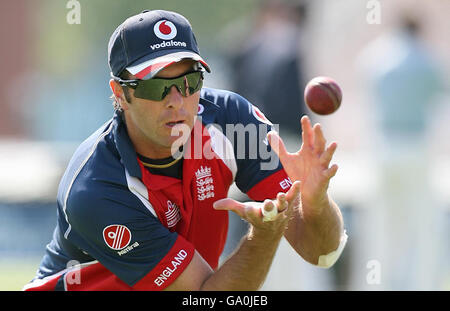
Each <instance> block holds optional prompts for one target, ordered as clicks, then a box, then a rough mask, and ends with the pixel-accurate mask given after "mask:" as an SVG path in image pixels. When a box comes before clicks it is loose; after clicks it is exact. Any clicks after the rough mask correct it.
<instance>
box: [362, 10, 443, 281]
mask: <svg viewBox="0 0 450 311" xmlns="http://www.w3.org/2000/svg"><path fill="white" fill-rule="evenodd" d="M420 30H421V24H420V23H419V21H418V20H417V19H415V18H414V17H413V16H412V15H406V14H403V15H402V17H401V18H400V19H399V25H398V27H397V28H396V29H394V30H393V31H392V32H391V33H389V34H386V35H384V36H381V37H380V38H378V39H376V40H375V41H374V42H372V43H370V44H369V45H368V47H367V48H366V49H365V50H363V52H362V55H361V58H360V61H361V63H360V65H362V66H363V69H364V74H365V75H367V76H366V82H367V88H368V95H369V98H370V100H372V101H373V105H372V106H373V107H374V111H373V112H374V122H375V125H376V127H377V129H378V131H377V135H378V142H377V143H375V144H374V148H375V149H376V150H374V152H375V153H376V154H377V155H378V159H379V168H380V177H381V179H380V184H379V187H380V189H379V191H378V193H381V194H383V195H382V196H380V197H379V201H378V202H375V203H374V207H375V208H374V213H376V217H375V219H377V221H371V225H372V226H373V230H374V233H375V235H376V239H377V240H378V241H377V242H376V245H378V246H377V247H378V250H377V255H376V256H377V257H378V258H376V260H378V261H380V264H381V269H382V271H383V273H382V275H383V279H382V288H383V289H385V290H400V289H402V290H433V289H436V286H437V281H438V280H437V278H438V277H439V276H438V270H437V269H438V268H439V262H438V260H440V258H444V255H445V254H439V252H440V251H443V250H442V247H441V249H440V248H439V247H438V246H437V245H438V243H439V242H438V233H439V232H438V228H436V226H435V225H434V224H436V223H437V222H436V221H437V219H438V215H437V210H438V209H437V206H436V202H433V197H432V196H431V188H430V185H429V181H428V179H429V177H428V174H429V164H430V163H429V162H430V159H429V154H428V151H429V144H428V143H427V139H426V137H427V136H426V135H427V127H428V124H427V122H428V116H429V115H430V112H431V111H432V110H431V108H432V104H433V103H434V102H435V99H436V95H437V94H438V93H439V90H440V85H441V80H440V78H439V74H438V70H437V66H436V64H435V61H434V59H433V58H432V56H431V55H430V54H429V53H428V52H427V50H426V47H425V46H424V44H423V43H422V40H421V38H420ZM372 220H373V219H372ZM386 284H388V285H386Z"/></svg>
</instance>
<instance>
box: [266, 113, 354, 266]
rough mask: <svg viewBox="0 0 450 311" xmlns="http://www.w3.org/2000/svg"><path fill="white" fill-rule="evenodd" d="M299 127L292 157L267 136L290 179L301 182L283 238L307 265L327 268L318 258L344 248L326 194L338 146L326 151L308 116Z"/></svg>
mask: <svg viewBox="0 0 450 311" xmlns="http://www.w3.org/2000/svg"><path fill="white" fill-rule="evenodd" d="M301 125H302V140H303V143H302V146H301V148H300V150H298V151H297V152H295V153H289V152H288V151H287V150H286V148H285V146H284V143H283V140H282V139H281V137H279V136H278V134H277V133H276V132H270V133H269V134H268V139H269V142H270V145H271V146H272V148H273V150H274V151H275V152H276V153H277V155H278V156H279V158H280V161H281V164H282V165H283V168H284V170H285V171H286V173H287V174H288V176H289V178H290V179H291V180H292V181H293V182H294V181H300V182H301V184H300V197H299V199H298V200H297V203H298V204H297V205H296V206H295V207H294V214H293V217H292V219H291V220H290V221H289V223H288V228H287V230H286V231H285V234H284V236H285V237H286V239H287V240H288V242H289V243H290V244H291V246H292V247H293V248H294V249H295V250H296V251H297V253H298V254H300V255H301V256H302V257H303V258H304V259H305V260H306V261H308V262H310V263H312V264H314V265H320V266H324V267H328V266H329V264H326V263H323V262H322V261H323V259H325V257H322V259H321V260H320V261H319V257H321V256H322V255H327V254H330V253H331V252H333V251H336V250H337V249H338V246H339V245H340V242H341V241H343V244H344V245H345V238H346V235H345V234H344V232H343V230H344V229H343V228H344V224H343V219H342V215H341V212H340V210H339V207H338V206H337V204H336V203H335V202H334V201H333V200H332V199H331V198H330V196H329V195H328V193H327V189H328V185H329V182H330V179H331V178H332V177H333V176H334V175H335V174H336V172H337V169H338V167H337V165H336V164H334V165H332V166H331V167H330V166H329V165H330V162H331V159H332V157H333V154H334V152H335V150H336V148H337V144H336V143H335V142H333V143H331V144H330V145H329V146H328V147H327V148H325V144H326V140H325V138H324V136H323V132H322V129H321V126H320V124H315V125H314V127H312V126H311V122H310V120H309V118H308V117H307V116H304V117H302V119H301ZM333 263H334V262H333Z"/></svg>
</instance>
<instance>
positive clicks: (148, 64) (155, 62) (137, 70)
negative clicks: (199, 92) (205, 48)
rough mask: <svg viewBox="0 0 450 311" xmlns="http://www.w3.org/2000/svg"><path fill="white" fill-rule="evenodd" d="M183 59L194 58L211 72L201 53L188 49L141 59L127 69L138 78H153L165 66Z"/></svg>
mask: <svg viewBox="0 0 450 311" xmlns="http://www.w3.org/2000/svg"><path fill="white" fill-rule="evenodd" d="M144 59H145V58H144ZM183 59H192V60H195V61H198V62H200V63H201V64H202V66H203V67H205V69H206V71H208V72H211V69H210V68H209V65H208V64H207V63H206V62H205V61H204V60H203V58H202V57H201V56H200V55H198V54H196V53H194V52H187V51H186V50H184V51H182V52H174V53H170V54H167V55H163V56H160V57H157V58H153V59H150V60H141V61H140V62H139V61H137V62H135V63H134V64H132V65H131V66H129V67H127V68H126V69H127V70H128V72H130V73H131V74H132V75H134V76H136V77H137V78H138V79H141V80H148V79H151V78H153V77H154V76H155V75H156V74H157V73H158V72H160V71H161V70H163V69H164V68H166V67H168V66H170V65H172V64H173V63H176V62H179V61H181V60H183Z"/></svg>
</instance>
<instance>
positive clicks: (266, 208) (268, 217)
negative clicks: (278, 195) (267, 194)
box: [261, 199, 278, 222]
mask: <svg viewBox="0 0 450 311" xmlns="http://www.w3.org/2000/svg"><path fill="white" fill-rule="evenodd" d="M261 213H262V217H263V219H262V220H263V221H264V222H266V221H273V220H275V218H276V217H277V215H278V209H277V207H276V206H275V204H274V202H273V201H272V200H268V199H267V200H265V201H264V205H263V207H262V209H261Z"/></svg>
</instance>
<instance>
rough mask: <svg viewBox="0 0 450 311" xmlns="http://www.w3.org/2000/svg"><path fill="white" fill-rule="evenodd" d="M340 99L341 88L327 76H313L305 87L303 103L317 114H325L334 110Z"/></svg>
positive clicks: (339, 103) (337, 106)
mask: <svg viewBox="0 0 450 311" xmlns="http://www.w3.org/2000/svg"><path fill="white" fill-rule="evenodd" d="M341 101H342V91H341V88H340V87H339V85H338V84H337V83H336V81H334V80H333V79H331V78H329V77H315V78H313V79H312V80H311V81H309V82H308V84H307V85H306V87H305V103H306V105H307V106H308V107H309V109H311V110H312V111H313V112H315V113H317V114H320V115H327V114H330V113H333V112H335V111H336V110H337V109H338V108H339V106H340V105H341Z"/></svg>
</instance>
